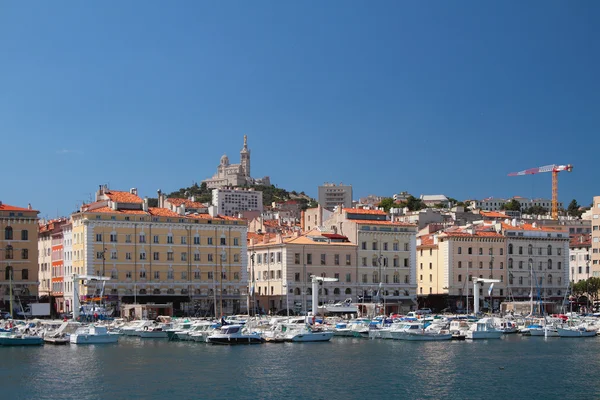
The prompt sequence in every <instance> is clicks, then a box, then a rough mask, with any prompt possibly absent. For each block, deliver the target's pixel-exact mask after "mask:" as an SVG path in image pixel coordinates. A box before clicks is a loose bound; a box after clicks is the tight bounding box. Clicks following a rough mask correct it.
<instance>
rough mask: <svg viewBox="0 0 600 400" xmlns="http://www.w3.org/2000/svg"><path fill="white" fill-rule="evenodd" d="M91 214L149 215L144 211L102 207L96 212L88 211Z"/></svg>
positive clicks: (95, 210)
mask: <svg viewBox="0 0 600 400" xmlns="http://www.w3.org/2000/svg"><path fill="white" fill-rule="evenodd" d="M86 212H90V213H107V214H111V213H112V214H133V215H147V214H148V213H147V212H145V211H143V210H113V209H112V208H110V207H100V208H96V209H94V210H90V211H86Z"/></svg>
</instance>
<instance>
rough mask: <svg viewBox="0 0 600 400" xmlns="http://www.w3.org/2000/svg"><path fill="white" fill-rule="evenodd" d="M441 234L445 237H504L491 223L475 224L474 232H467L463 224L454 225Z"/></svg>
mask: <svg viewBox="0 0 600 400" xmlns="http://www.w3.org/2000/svg"><path fill="white" fill-rule="evenodd" d="M442 235H444V236H446V237H497V238H501V237H504V235H502V234H501V233H498V232H496V230H495V229H494V228H493V226H491V225H483V226H477V227H475V230H474V233H470V232H467V228H465V227H463V226H456V227H452V228H449V229H447V230H446V231H444V232H443V233H442Z"/></svg>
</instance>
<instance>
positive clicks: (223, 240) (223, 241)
mask: <svg viewBox="0 0 600 400" xmlns="http://www.w3.org/2000/svg"><path fill="white" fill-rule="evenodd" d="M226 245H227V241H226V240H225V238H224V237H222V238H221V246H226Z"/></svg>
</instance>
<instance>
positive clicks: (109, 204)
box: [108, 200, 117, 211]
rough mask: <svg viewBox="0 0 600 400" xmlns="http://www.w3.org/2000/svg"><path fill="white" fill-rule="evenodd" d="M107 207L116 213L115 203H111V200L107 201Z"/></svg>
mask: <svg viewBox="0 0 600 400" xmlns="http://www.w3.org/2000/svg"><path fill="white" fill-rule="evenodd" d="M108 206H109V207H110V209H111V210H113V211H117V202H116V201H112V200H111V201H109V202H108Z"/></svg>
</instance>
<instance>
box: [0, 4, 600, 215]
mask: <svg viewBox="0 0 600 400" xmlns="http://www.w3.org/2000/svg"><path fill="white" fill-rule="evenodd" d="M599 19H600V3H599V2H597V1H526V2H523V1H495V2H490V1H483V2H482V1H478V0H477V1H462V2H458V3H457V2H452V1H431V2H409V1H396V0H394V1H389V2H386V1H376V2H371V1H359V2H357V1H341V0H338V1H314V2H311V1H302V2H296V1H239V2H236V1H218V2H204V1H198V0H194V1H176V2H164V1H148V0H144V1H126V2H123V1H97V2H83V1H71V2H66V1H31V2H22V1H18V2H3V3H2V5H1V6H0V57H1V61H0V134H1V140H0V143H1V149H2V151H1V154H2V166H3V170H4V172H3V174H2V184H1V185H0V200H2V201H4V202H5V203H8V204H14V205H23V206H24V205H26V204H27V203H29V202H31V203H32V204H33V206H34V207H35V208H37V209H39V210H41V214H40V215H41V216H49V217H54V216H56V214H57V213H58V214H61V215H64V214H67V213H70V212H72V211H74V209H75V208H76V205H77V204H78V203H80V202H81V201H82V200H87V199H88V198H89V195H90V193H93V192H94V191H95V190H96V188H97V187H98V185H99V184H102V183H109V184H110V186H111V187H112V188H113V189H124V190H127V189H128V188H130V187H138V189H139V190H140V192H141V194H142V195H148V196H154V195H155V194H156V189H158V188H161V189H162V190H163V191H167V192H170V191H173V190H176V189H178V188H180V187H184V186H189V185H190V184H191V183H192V182H194V181H197V182H199V181H201V180H202V179H205V178H208V177H210V176H212V174H213V173H214V171H215V169H216V166H217V164H218V162H219V158H220V156H221V155H222V154H223V153H227V154H228V156H229V157H230V160H231V162H238V161H239V151H240V149H241V147H242V136H243V135H244V134H247V135H248V137H249V146H250V148H251V150H252V172H253V175H254V176H263V175H269V176H270V177H271V180H272V182H273V183H274V184H276V185H278V186H279V187H284V188H286V189H289V190H294V189H295V190H297V191H301V190H304V191H305V192H306V193H308V194H310V195H313V196H314V195H316V191H317V186H318V185H320V184H322V183H323V182H325V181H329V182H344V183H349V184H352V185H353V186H354V197H355V198H358V197H360V196H364V195H367V194H371V193H373V194H378V195H391V194H393V193H397V192H400V191H404V190H407V191H409V192H411V193H413V194H415V195H419V194H437V193H444V194H446V195H449V196H452V197H455V198H458V199H465V198H481V197H487V196H492V195H493V196H507V197H508V196H513V195H521V196H536V197H550V195H551V190H550V189H551V177H550V174H542V175H538V176H528V177H510V178H509V177H507V176H506V175H507V174H508V173H509V172H512V171H518V170H522V169H526V168H532V167H536V166H541V165H546V164H553V163H558V164H564V163H572V164H573V165H574V171H573V172H572V173H571V174H567V173H561V174H560V179H559V180H560V186H559V187H560V191H559V195H560V199H561V201H564V202H568V201H570V200H571V199H572V198H576V199H577V200H578V201H579V202H580V203H582V204H585V205H588V204H589V203H590V202H591V200H592V196H593V195H600V187H598V186H599V183H600V179H599V175H600V172H599V171H598V161H597V160H598V154H599V150H598V149H599V148H600V147H599V145H600V139H599V137H600V130H599V127H600V79H599V78H600V77H599V71H600V24H598V20H599Z"/></svg>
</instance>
